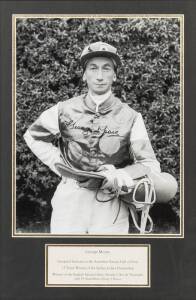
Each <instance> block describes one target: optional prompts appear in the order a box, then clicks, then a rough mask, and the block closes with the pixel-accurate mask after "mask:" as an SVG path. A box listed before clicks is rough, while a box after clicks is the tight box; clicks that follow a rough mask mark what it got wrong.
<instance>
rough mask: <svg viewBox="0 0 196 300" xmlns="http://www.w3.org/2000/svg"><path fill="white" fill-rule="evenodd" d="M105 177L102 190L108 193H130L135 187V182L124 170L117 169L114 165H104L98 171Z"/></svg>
mask: <svg viewBox="0 0 196 300" xmlns="http://www.w3.org/2000/svg"><path fill="white" fill-rule="evenodd" d="M97 171H98V172H100V174H102V175H103V176H105V179H104V181H103V184H102V187H101V188H102V189H104V190H105V191H106V192H114V191H116V192H119V194H127V193H130V192H131V190H132V189H133V187H134V181H133V179H132V178H131V177H130V176H129V174H128V173H127V172H126V171H124V170H123V169H116V168H115V167H114V166H113V165H109V164H108V165H102V166H101V167H100V168H99V169H98V170H97Z"/></svg>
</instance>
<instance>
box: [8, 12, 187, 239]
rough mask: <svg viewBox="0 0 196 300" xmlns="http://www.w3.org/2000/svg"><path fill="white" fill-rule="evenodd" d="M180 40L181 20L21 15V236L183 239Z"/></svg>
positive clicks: (16, 73) (16, 219)
mask: <svg viewBox="0 0 196 300" xmlns="http://www.w3.org/2000/svg"><path fill="white" fill-rule="evenodd" d="M183 39H184V19H183V15H158V14H157V15H150V14H146V15H132V14H130V15H126V14H122V15H112V14H111V15H106V14H100V15H92V14H91V15H81V14H80V15H46V16H45V15H26V16H25V15H13V45H14V49H15V51H14V52H13V79H14V82H13V87H14V89H13V90H14V91H15V93H14V95H13V102H14V103H13V108H14V109H13V123H14V128H16V132H15V134H14V136H13V161H14V162H15V165H14V166H13V196H14V197H13V234H14V235H16V236H17V235H27V236H28V234H30V236H32V235H34V236H35V235H36V234H38V235H39V236H40V235H42V234H44V235H46V234H53V235H55V234H57V235H59V234H60V235H70V234H71V235H78V234H82V235H85V234H89V235H96V236H100V235H118V236H124V235H139V236H140V237H141V236H142V235H144V234H148V236H153V237H154V236H162V237H165V236H183V107H184V101H183V86H184V82H183V68H184V64H183V56H184V43H183ZM119 45H120V47H119ZM102 48H103V50H102ZM117 48H118V49H117ZM83 49H84V50H83ZM121 49H122V50H121ZM104 51H105V52H104ZM113 51H114V52H113ZM116 53H117V54H116ZM104 55H105V56H106V60H107V62H109V63H110V61H112V64H113V62H114V64H115V68H114V70H113V66H112V70H111V71H112V73H114V74H113V75H112V76H114V77H115V78H114V79H113V78H112V80H111V82H109V80H110V78H109V76H108V74H109V71H108V70H107V69H106V70H104V69H103V71H100V74H98V72H97V70H96V68H91V65H90V63H91V62H92V63H93V64H94V60H95V59H96V58H97V57H98V63H99V61H100V60H101V62H102V61H104V59H105V57H104ZM83 60H84V62H83ZM93 67H94V65H93ZM101 72H102V73H103V74H102V73H101ZM97 74H98V75H97ZM109 75H110V74H109ZM97 76H98V77H97ZM99 76H100V77H101V76H102V77H103V78H99ZM108 78H109V80H108ZM101 89H102V90H101ZM108 92H109V93H110V92H111V96H110V95H109V96H107V95H108ZM105 94H106V100H104V102H102V101H103V100H102V99H104V97H105ZM93 95H95V97H99V98H100V100H99V101H101V103H102V104H100V106H97V107H95V105H94V102H93V101H94V100H92V99H93ZM107 98H108V99H107ZM66 101H67V102H66ZM70 102H71V104H69V103H70ZM67 103H68V104H67ZM67 105H68V107H67ZM67 110H68V111H69V112H66V111H67ZM79 111H80V113H79ZM117 112H118V113H117ZM144 124H146V125H144ZM146 128H147V129H146ZM147 132H148V133H147ZM60 142H61V145H60V146H58V145H59V143H60ZM151 144H152V146H151ZM28 147H29V148H30V149H29V148H28ZM153 148H154V150H153ZM59 153H60V155H62V154H63V156H64V157H63V158H64V161H63V160H62V162H61V160H60V158H59ZM65 160H66V161H65ZM59 163H61V167H60V170H58V168H59V165H58V164H59ZM55 164H57V166H56V165H55ZM67 164H68V165H69V168H70V169H69V170H68V171H67V170H65V169H64V170H63V168H64V166H65V165H66V166H67ZM44 165H46V167H45V166H44ZM111 167H112V171H110V169H108V170H107V171H106V173H104V171H101V170H103V168H106V169H107V168H111ZM51 170H52V171H53V172H51ZM76 170H78V172H80V171H82V172H85V171H86V172H89V173H88V174H86V177H81V176H82V174H80V177H79V176H78V177H77V176H76V175H75V177H74V175H73V171H74V172H76ZM122 172H124V173H126V174H124V173H123V174H122ZM93 174H94V175H93ZM100 174H102V175H103V176H105V175H106V177H105V179H103V180H102V182H101V183H100V181H101V180H100V178H97V179H89V178H91V177H90V176H92V175H93V176H95V175H98V176H100ZM107 176H108V178H107ZM112 176H113V177H112ZM123 176H124V177H123ZM84 180H85V184H83V181H84ZM115 180H117V184H116V186H115V184H114V181H115ZM131 180H133V182H131ZM92 181H93V182H92ZM121 181H122V182H123V181H124V183H123V184H125V186H126V184H127V185H128V186H130V187H131V188H129V189H128V191H127V192H121V191H120V192H119V190H121V185H122V183H121ZM59 182H60V183H59ZM105 182H106V183H105ZM57 185H58V188H57V189H56V186H57ZM109 185H110V186H109ZM80 186H81V188H79V187H80ZM104 186H106V187H105V188H104ZM110 188H111V191H110V190H109V189H110ZM55 189H56V191H55ZM54 191H55V192H54ZM117 194H119V195H117ZM139 194H141V195H139ZM51 199H52V200H51ZM150 215H152V217H151V216H150Z"/></svg>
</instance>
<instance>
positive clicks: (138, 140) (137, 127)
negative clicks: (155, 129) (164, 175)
mask: <svg viewBox="0 0 196 300" xmlns="http://www.w3.org/2000/svg"><path fill="white" fill-rule="evenodd" d="M130 155H131V156H132V157H133V160H134V163H133V164H132V165H130V166H126V167H125V168H124V170H125V171H127V172H128V173H129V175H130V176H131V177H132V178H137V177H140V176H143V175H146V174H149V173H150V172H156V173H157V172H158V173H160V172H161V169H160V164H159V162H158V161H157V159H156V156H155V153H154V151H153V148H152V146H151V143H150V140H149V137H148V133H147V131H146V127H145V124H144V121H143V118H142V115H141V114H140V113H138V115H137V117H136V120H135V122H134V124H133V127H132V130H131V133H130Z"/></svg>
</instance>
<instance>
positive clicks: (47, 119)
mask: <svg viewBox="0 0 196 300" xmlns="http://www.w3.org/2000/svg"><path fill="white" fill-rule="evenodd" d="M59 132H60V131H59V125H58V104H56V105H54V106H53V107H51V108H49V109H47V110H46V111H44V112H43V113H42V114H41V115H40V117H39V118H38V119H37V120H36V121H35V122H34V123H33V124H32V125H31V126H30V127H29V128H28V129H27V131H26V132H25V134H24V139H25V142H26V143H27V145H28V147H29V148H30V149H31V151H32V152H33V153H34V154H35V155H36V156H37V157H38V158H39V159H40V160H41V161H42V162H43V163H44V164H45V165H47V166H48V167H49V168H50V169H51V170H52V171H53V172H55V173H56V174H57V175H59V176H60V174H59V173H58V171H57V170H56V168H55V163H56V162H62V160H61V157H60V150H59V149H58V148H57V147H55V146H54V145H53V144H52V142H51V141H52V139H53V137H54V135H56V134H58V133H59Z"/></svg>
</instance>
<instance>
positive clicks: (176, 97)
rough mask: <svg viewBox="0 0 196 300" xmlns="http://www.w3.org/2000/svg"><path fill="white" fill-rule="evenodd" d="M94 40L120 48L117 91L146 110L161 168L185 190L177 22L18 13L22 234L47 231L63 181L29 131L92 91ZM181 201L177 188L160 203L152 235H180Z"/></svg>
mask: <svg viewBox="0 0 196 300" xmlns="http://www.w3.org/2000/svg"><path fill="white" fill-rule="evenodd" d="M96 41H104V42H107V43H111V44H112V45H114V46H115V47H117V49H118V52H119V54H120V56H121V60H122V67H120V68H118V71H117V82H115V85H114V86H113V92H114V94H115V95H116V96H117V97H119V98H120V99H121V101H123V102H126V103H128V104H129V105H130V107H132V108H134V109H135V110H136V111H138V112H140V113H141V114H142V116H143V118H144V121H145V123H146V127H147V130H148V133H149V136H150V140H151V142H152V145H153V148H154V150H155V153H156V156H157V159H158V160H159V161H160V163H161V170H162V171H163V172H169V173H170V174H171V175H173V176H174V177H175V178H176V179H177V181H178V183H179V187H180V180H179V179H180V178H179V176H180V174H179V173H180V21H179V19H177V18H155V19H152V18H151V19H149V18H148V19H147V18H132V19H129V20H127V19H126V18H124V19H123V18H120V19H117V18H113V19H109V18H99V19H88V18H85V19H79V18H77V17H76V18H69V19H63V18H62V19H60V18H59V19H58V18H55V19H52V18H45V19H44V18H38V19H37V18H36V19H32V18H31V17H30V18H25V19H22V18H17V21H16V53H17V55H16V95H17V96H16V143H17V147H16V187H17V189H16V191H17V195H16V203H17V206H16V207H17V232H46V231H47V230H49V226H48V223H49V221H50V213H51V205H50V200H51V198H52V196H53V193H54V189H55V188H56V186H57V184H58V183H59V177H58V176H55V175H54V174H53V173H52V172H50V170H49V168H48V167H47V166H44V165H43V163H42V162H41V161H39V160H38V159H37V158H36V157H35V156H34V155H33V153H32V152H31V150H30V149H29V148H28V147H27V145H26V144H25V142H24V139H23V134H24V133H25V131H26V130H27V128H28V127H29V126H30V125H31V124H32V123H33V122H34V121H35V120H36V119H37V118H38V116H39V115H40V114H41V112H43V111H44V110H45V109H47V108H49V107H51V106H53V105H54V104H56V103H57V102H59V101H64V100H67V99H69V98H72V97H74V96H78V95H80V94H83V93H85V92H87V87H86V85H85V84H84V83H83V82H82V73H83V70H82V68H81V66H80V63H79V56H80V54H81V52H82V50H83V48H84V47H85V45H88V44H90V43H92V42H96ZM53 142H54V143H55V144H57V143H56V142H57V138H56V139H55V138H54V141H53ZM179 190H180V188H179ZM179 206H180V199H179V192H178V194H177V195H176V197H175V198H174V199H172V201H171V202H170V203H169V205H160V204H159V205H158V204H155V205H154V207H153V209H152V210H151V214H152V217H153V220H154V223H155V226H154V230H153V232H158V233H166V232H167V233H176V232H179ZM130 233H132V229H131V230H130Z"/></svg>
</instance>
